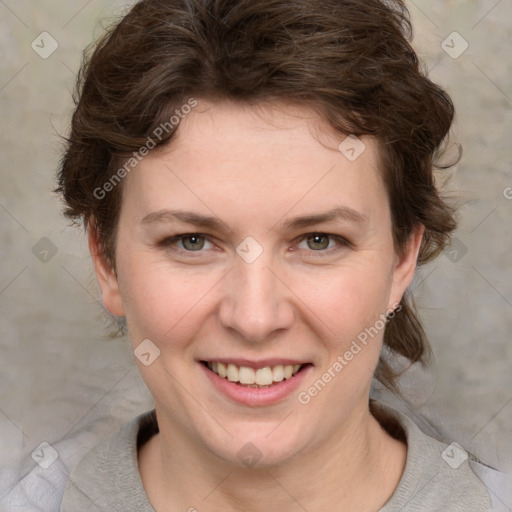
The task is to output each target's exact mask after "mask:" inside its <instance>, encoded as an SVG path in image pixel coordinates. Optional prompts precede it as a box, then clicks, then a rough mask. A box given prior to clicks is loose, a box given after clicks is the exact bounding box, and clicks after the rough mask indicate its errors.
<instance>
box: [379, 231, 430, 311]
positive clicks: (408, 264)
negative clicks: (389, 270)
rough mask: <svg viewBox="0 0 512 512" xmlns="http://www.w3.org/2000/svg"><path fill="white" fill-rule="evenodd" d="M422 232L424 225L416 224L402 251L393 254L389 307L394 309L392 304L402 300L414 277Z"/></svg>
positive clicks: (394, 304)
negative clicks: (393, 262)
mask: <svg viewBox="0 0 512 512" xmlns="http://www.w3.org/2000/svg"><path fill="white" fill-rule="evenodd" d="M424 232H425V227H424V226H423V225H422V224H416V226H415V227H414V228H413V229H412V231H411V234H410V235H409V239H408V241H407V245H406V246H405V248H404V250H403V251H402V253H401V254H396V255H395V265H394V268H393V276H392V285H391V293H390V296H389V301H390V302H389V304H388V307H389V309H394V308H393V306H395V307H396V305H397V304H398V303H399V302H400V301H401V300H402V297H403V295H404V293H405V290H407V287H408V286H409V285H410V284H411V282H412V280H413V278H414V272H415V271H416V264H417V261H418V254H419V251H420V246H421V241H422V240H423V233H424Z"/></svg>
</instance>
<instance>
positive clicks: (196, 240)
mask: <svg viewBox="0 0 512 512" xmlns="http://www.w3.org/2000/svg"><path fill="white" fill-rule="evenodd" d="M181 243H182V244H183V247H184V248H185V249H187V251H199V250H201V249H202V248H203V247H204V237H203V236H202V235H186V236H183V237H182V239H181Z"/></svg>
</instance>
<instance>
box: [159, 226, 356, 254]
mask: <svg viewBox="0 0 512 512" xmlns="http://www.w3.org/2000/svg"><path fill="white" fill-rule="evenodd" d="M193 236H196V237H203V238H205V239H206V240H207V241H208V242H210V243H212V242H211V241H210V240H209V238H208V235H205V234H203V233H182V234H179V235H174V236H171V237H168V238H165V239H164V240H162V241H161V242H159V243H158V246H159V247H163V248H171V249H172V250H176V251H178V252H181V253H187V254H188V255H193V254H194V253H198V254H197V256H199V255H200V254H201V253H203V252H204V251H203V250H202V249H200V250H198V251H189V250H187V249H181V248H176V247H173V246H174V244H176V242H180V241H182V240H183V239H184V238H187V237H193ZM310 236H325V237H328V238H329V239H330V240H335V241H336V242H337V243H338V244H339V245H338V246H337V247H333V248H330V249H319V250H318V251H315V250H313V249H310V250H307V249H306V252H307V253H309V254H308V256H306V257H309V258H317V257H320V258H321V257H325V256H328V255H331V254H332V253H333V252H336V251H339V250H340V249H341V248H342V247H350V246H351V243H350V242H349V241H348V240H347V239H345V238H343V237H341V236H339V235H333V234H330V233H322V232H319V231H313V232H311V233H306V234H304V235H301V236H300V237H298V238H296V239H295V240H294V242H295V243H297V244H299V243H301V242H303V241H304V240H307V238H308V237H310ZM301 250H304V249H301ZM192 257H195V256H192Z"/></svg>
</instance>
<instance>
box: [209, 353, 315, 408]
mask: <svg viewBox="0 0 512 512" xmlns="http://www.w3.org/2000/svg"><path fill="white" fill-rule="evenodd" d="M199 366H201V368H202V369H203V371H204V373H205V374H206V377H207V378H208V379H209V380H210V382H211V383H212V384H213V385H214V386H215V388H216V389H218V390H219V391H220V392H221V393H223V394H224V395H225V396H227V397H228V398H229V399H231V400H233V401H234V402H237V403H239V404H243V405H248V406H250V407H260V406H264V405H271V404H275V403H277V402H279V401H281V400H284V399H285V398H287V397H288V396H290V395H291V394H292V393H293V392H294V391H295V390H296V389H297V388H298V387H299V385H300V383H301V382H302V380H303V379H304V377H305V376H306V374H308V373H309V371H310V370H311V369H312V368H313V366H312V365H309V366H306V367H305V368H303V369H302V370H300V371H299V372H298V373H296V374H295V375H294V376H293V377H290V378H289V379H285V380H282V381H281V382H276V383H275V384H272V386H270V387H268V388H249V387H247V386H240V385H238V384H235V383H234V382H231V381H230V380H228V379H226V378H224V377H220V376H219V375H217V374H216V373H214V372H212V371H211V370H210V369H209V368H207V367H206V366H205V365H204V364H203V363H199Z"/></svg>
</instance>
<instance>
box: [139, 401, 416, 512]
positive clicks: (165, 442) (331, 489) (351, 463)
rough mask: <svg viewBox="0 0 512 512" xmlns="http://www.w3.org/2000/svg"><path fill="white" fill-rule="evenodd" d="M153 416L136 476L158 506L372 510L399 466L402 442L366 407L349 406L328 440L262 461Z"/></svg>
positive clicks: (392, 484)
mask: <svg viewBox="0 0 512 512" xmlns="http://www.w3.org/2000/svg"><path fill="white" fill-rule="evenodd" d="M157 415H158V409H157ZM158 419H159V426H160V433H159V434H158V435H156V436H154V437H153V438H151V439H150V440H149V441H148V442H147V443H146V444H145V445H144V446H143V447H141V449H140V451H139V468H140V472H141V477H142V481H143V484H144V487H145V489H146V493H147V494H148V496H149V498H150V501H151V503H152V505H153V507H154V508H155V510H156V511H157V512H167V511H171V510H194V508H196V509H197V510H201V511H203V510H204V511H220V510H222V511H228V512H231V511H232V512H235V511H239V510H244V511H247V512H260V511H262V510H283V511H288V510H289V511H293V510H304V509H305V510H322V509H329V508H330V509H336V510H359V511H376V510H379V509H380V508H381V507H382V506H383V505H384V503H385V502H386V501H387V500H388V499H389V498H390V497H391V495H392V494H393V492H394V490H395V489H396V486H397V485H398V482H399V480H400V477H401V475H402V472H403V469H404V467H405V459H406V446H405V445H404V444H403V443H401V442H400V441H397V440H395V439H393V438H392V437H391V436H390V435H389V434H388V433H387V432H386V431H385V430H384V429H383V428H382V427H381V425H380V424H379V423H378V421H377V420H376V419H375V418H374V417H373V416H372V415H371V413H370V412H369V410H368V407H367V406H366V408H361V409H360V410H356V411H354V414H353V415H352V417H351V418H350V420H349V421H347V422H346V424H345V425H344V427H343V428H342V429H339V430H338V431H337V432H335V433H334V435H333V436H331V437H330V438H329V440H328V442H327V443H326V442H324V443H323V444H322V445H315V446H313V445H311V446H309V447H308V448H307V449H306V450H304V451H303V452H301V454H299V455H298V456H295V457H293V459H290V460H289V461H287V462H286V463H284V464H282V465H279V466H272V467H267V468H258V467H257V466H256V467H253V468H246V467H240V466H236V465H232V464H229V463H228V462H226V461H224V460H221V459H219V458H218V457H216V456H215V455H213V454H212V453H211V452H209V451H207V450H206V449H205V448H204V446H202V445H198V443H197V440H196V439H191V438H190V435H189V433H188V432H187V431H183V430H181V429H180V428H178V427H176V425H175V424H173V423H172V422H168V421H166V418H165V416H163V415H158ZM320 487H321V490H320Z"/></svg>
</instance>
